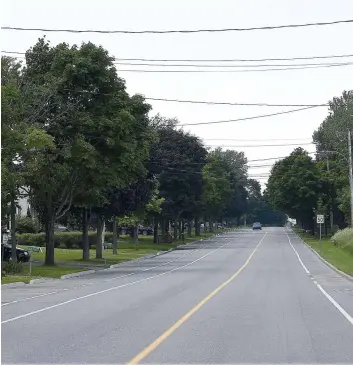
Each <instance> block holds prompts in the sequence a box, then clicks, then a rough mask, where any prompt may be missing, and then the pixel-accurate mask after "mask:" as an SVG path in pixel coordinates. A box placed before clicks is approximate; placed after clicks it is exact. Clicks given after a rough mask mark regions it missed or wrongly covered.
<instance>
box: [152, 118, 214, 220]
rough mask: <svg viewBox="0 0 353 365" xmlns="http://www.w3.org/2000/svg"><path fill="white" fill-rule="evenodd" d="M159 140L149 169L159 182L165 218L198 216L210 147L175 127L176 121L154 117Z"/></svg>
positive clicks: (174, 218) (155, 144) (154, 147)
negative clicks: (204, 170) (204, 171)
mask: <svg viewBox="0 0 353 365" xmlns="http://www.w3.org/2000/svg"><path fill="white" fill-rule="evenodd" d="M153 124H154V127H155V129H156V131H157V136H158V140H157V141H156V142H155V143H154V144H153V145H152V148H151V153H150V161H149V171H150V173H151V174H153V175H154V176H156V177H157V179H158V181H159V195H160V197H161V198H163V199H164V200H163V203H162V205H161V208H162V219H163V220H164V221H167V220H173V221H178V220H179V219H181V218H183V217H184V218H190V217H191V216H195V214H197V213H198V210H199V206H198V205H199V204H200V202H201V198H202V189H203V178H202V168H203V166H204V165H205V164H206V156H207V150H206V149H205V147H204V146H203V144H202V143H201V141H200V140H199V139H198V138H197V137H195V136H193V135H191V134H189V133H186V132H184V131H183V130H181V129H177V128H176V127H175V125H176V121H175V120H166V119H163V118H161V117H159V116H158V117H157V118H154V120H153Z"/></svg>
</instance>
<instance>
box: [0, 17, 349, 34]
mask: <svg viewBox="0 0 353 365" xmlns="http://www.w3.org/2000/svg"><path fill="white" fill-rule="evenodd" d="M352 22H353V19H348V20H336V21H332V22H316V23H304V24H285V25H274V26H263V27H250V28H222V29H179V30H176V29H175V30H174V29H173V30H96V29H86V30H82V29H50V28H22V27H6V26H5V27H1V29H4V30H15V31H40V32H65V33H101V34H115V33H120V34H168V33H184V34H187V33H206V32H207V33H215V32H244V31H254V30H273V29H284V28H301V27H312V26H324V25H334V24H343V23H352Z"/></svg>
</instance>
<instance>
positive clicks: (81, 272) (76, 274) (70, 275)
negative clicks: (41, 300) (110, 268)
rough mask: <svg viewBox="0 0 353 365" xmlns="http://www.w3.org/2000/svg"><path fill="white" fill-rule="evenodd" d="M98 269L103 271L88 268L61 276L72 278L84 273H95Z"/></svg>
mask: <svg viewBox="0 0 353 365" xmlns="http://www.w3.org/2000/svg"><path fill="white" fill-rule="evenodd" d="M96 271H101V270H86V271H79V272H74V273H72V274H65V275H62V276H60V279H61V280H65V279H70V278H76V277H79V276H83V275H88V274H94V273H95V272H96Z"/></svg>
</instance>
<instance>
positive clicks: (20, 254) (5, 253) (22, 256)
mask: <svg viewBox="0 0 353 365" xmlns="http://www.w3.org/2000/svg"><path fill="white" fill-rule="evenodd" d="M11 250H12V247H11V246H10V245H8V244H6V243H2V244H1V257H2V260H3V261H5V262H8V261H10V259H11ZM16 256H17V262H28V261H29V259H30V258H31V254H30V253H29V252H28V251H27V250H24V249H23V248H20V247H16Z"/></svg>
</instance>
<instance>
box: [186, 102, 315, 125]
mask: <svg viewBox="0 0 353 365" xmlns="http://www.w3.org/2000/svg"><path fill="white" fill-rule="evenodd" d="M312 108H315V107H314V106H308V107H305V108H299V109H291V110H287V111H284V112H277V113H271V114H262V115H256V116H253V117H245V118H238V119H229V120H217V121H214V122H201V123H186V124H179V126H181V127H185V126H195V125H208V124H220V123H230V122H240V121H243V120H252V119H260V118H266V117H274V116H277V115H283V114H290V113H295V112H299V111H302V110H308V109H312Z"/></svg>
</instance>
